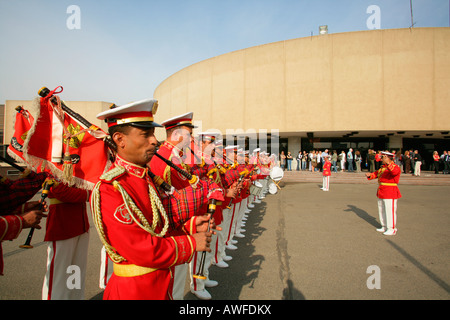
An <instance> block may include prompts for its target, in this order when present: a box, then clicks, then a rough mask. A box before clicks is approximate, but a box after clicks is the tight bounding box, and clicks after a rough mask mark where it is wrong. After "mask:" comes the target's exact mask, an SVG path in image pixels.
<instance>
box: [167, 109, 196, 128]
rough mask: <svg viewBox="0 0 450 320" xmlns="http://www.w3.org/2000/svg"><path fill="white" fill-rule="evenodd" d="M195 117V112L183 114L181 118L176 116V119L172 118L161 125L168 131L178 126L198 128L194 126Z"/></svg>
mask: <svg viewBox="0 0 450 320" xmlns="http://www.w3.org/2000/svg"><path fill="white" fill-rule="evenodd" d="M193 116H194V113H193V112H188V113H185V114H182V115H180V116H176V117H173V118H170V119H168V120H166V121H163V122H162V123H161V125H162V126H164V127H165V128H166V130H168V129H172V128H175V127H178V126H186V127H191V128H197V127H196V126H194V125H193V124H192V118H193Z"/></svg>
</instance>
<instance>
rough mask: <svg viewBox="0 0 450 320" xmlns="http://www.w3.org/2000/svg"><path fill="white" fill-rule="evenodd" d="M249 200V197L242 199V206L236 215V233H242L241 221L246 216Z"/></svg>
mask: <svg viewBox="0 0 450 320" xmlns="http://www.w3.org/2000/svg"><path fill="white" fill-rule="evenodd" d="M247 201H248V197H247V198H245V199H242V201H241V206H240V208H239V212H238V214H237V217H236V223H235V230H234V234H237V233H241V223H242V218H243V217H244V213H245V210H246V209H247Z"/></svg>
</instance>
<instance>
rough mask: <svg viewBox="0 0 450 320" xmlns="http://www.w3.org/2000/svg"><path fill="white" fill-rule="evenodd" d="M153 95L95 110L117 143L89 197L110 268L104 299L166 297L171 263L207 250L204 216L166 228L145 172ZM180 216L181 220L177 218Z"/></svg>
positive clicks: (152, 141) (151, 142)
mask: <svg viewBox="0 0 450 320" xmlns="http://www.w3.org/2000/svg"><path fill="white" fill-rule="evenodd" d="M156 107H157V101H156V100H142V101H138V102H135V103H131V104H128V105H125V106H122V107H117V108H114V109H111V110H107V111H104V112H102V113H100V114H98V115H97V118H98V119H100V120H106V121H107V122H108V127H109V133H110V137H111V138H112V140H113V142H114V144H115V145H116V147H117V155H116V159H115V162H114V163H113V165H112V166H111V168H110V170H109V171H108V172H106V173H105V174H103V175H102V176H101V177H100V181H99V182H98V183H97V184H96V185H95V187H94V190H93V191H92V196H91V199H90V202H91V210H92V213H93V220H94V223H95V225H96V228H97V231H98V233H99V235H100V239H101V240H102V243H103V245H104V246H105V249H106V251H107V252H108V255H109V256H110V258H111V260H112V261H113V262H114V273H113V275H112V276H111V278H110V280H109V281H108V284H107V285H106V289H105V292H104V294H103V298H104V299H112V300H114V299H126V300H138V299H151V300H159V299H170V298H171V293H172V285H173V279H172V274H173V271H174V266H176V265H179V264H183V263H187V262H189V261H190V260H191V259H192V256H193V253H194V252H195V251H209V250H210V249H209V242H210V240H211V232H206V230H207V225H208V217H207V216H205V217H192V218H190V219H189V220H187V222H185V223H180V224H179V225H177V228H176V229H173V228H169V218H168V215H167V212H166V211H165V208H164V206H163V205H162V203H161V198H160V195H159V194H158V190H157V188H156V186H155V185H154V182H153V180H152V179H151V177H150V176H149V168H148V167H147V165H148V163H149V162H150V160H151V159H152V157H153V156H154V154H155V152H156V145H157V140H156V138H155V135H154V130H155V127H160V126H161V125H159V124H157V123H155V122H154V121H153V114H154V113H155V112H156ZM183 222H184V221H183Z"/></svg>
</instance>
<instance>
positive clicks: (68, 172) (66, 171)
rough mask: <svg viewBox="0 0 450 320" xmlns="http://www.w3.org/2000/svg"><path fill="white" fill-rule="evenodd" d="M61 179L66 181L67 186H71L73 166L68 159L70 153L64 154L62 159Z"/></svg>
mask: <svg viewBox="0 0 450 320" xmlns="http://www.w3.org/2000/svg"><path fill="white" fill-rule="evenodd" d="M63 161H64V163H63V177H64V180H65V181H67V183H68V184H69V186H71V185H72V184H73V181H72V179H73V165H72V160H71V159H70V153H68V152H66V153H64V158H63Z"/></svg>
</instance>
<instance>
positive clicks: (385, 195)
mask: <svg viewBox="0 0 450 320" xmlns="http://www.w3.org/2000/svg"><path fill="white" fill-rule="evenodd" d="M400 172H401V170H400V167H399V166H398V165H396V164H395V163H394V162H391V163H390V164H389V165H386V164H385V165H383V166H382V167H381V168H380V169H379V170H378V171H374V172H372V173H371V175H370V176H369V177H368V178H367V179H369V180H372V179H376V178H378V190H377V197H378V198H379V199H399V198H401V197H402V195H401V194H400V190H399V188H398V186H397V185H398V182H399V180H400Z"/></svg>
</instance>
